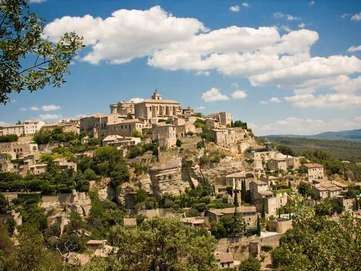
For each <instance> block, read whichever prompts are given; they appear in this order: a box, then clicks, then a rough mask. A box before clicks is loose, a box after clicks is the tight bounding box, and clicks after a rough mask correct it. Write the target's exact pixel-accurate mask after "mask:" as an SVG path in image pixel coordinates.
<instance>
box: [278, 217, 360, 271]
mask: <svg viewBox="0 0 361 271" xmlns="http://www.w3.org/2000/svg"><path fill="white" fill-rule="evenodd" d="M360 236H361V221H360V220H358V219H357V218H354V217H352V216H350V215H345V216H342V217H341V218H340V219H339V220H338V221H335V220H332V219H330V218H329V217H327V216H317V215H314V214H311V213H310V214H308V215H304V214H303V215H299V216H298V217H297V218H296V219H295V220H294V221H293V229H292V230H290V231H288V232H287V233H286V234H285V235H284V236H283V237H282V238H281V240H280V246H279V247H278V248H276V249H275V250H274V251H273V252H272V261H273V265H274V266H275V267H276V268H279V269H280V270H285V271H288V270H300V271H301V270H305V271H306V270H308V271H328V270H348V271H356V270H361V262H360V261H358V260H355V259H358V258H359V257H360V255H361V237H360Z"/></svg>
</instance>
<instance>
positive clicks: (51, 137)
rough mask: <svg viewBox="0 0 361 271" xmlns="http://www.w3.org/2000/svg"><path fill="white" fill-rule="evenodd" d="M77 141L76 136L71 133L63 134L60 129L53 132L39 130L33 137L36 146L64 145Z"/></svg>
mask: <svg viewBox="0 0 361 271" xmlns="http://www.w3.org/2000/svg"><path fill="white" fill-rule="evenodd" d="M76 139H78V136H77V135H76V134H75V133H72V132H63V130H62V129H61V128H55V129H53V130H51V131H50V130H43V129H41V130H40V131H39V132H37V133H36V134H35V135H34V141H35V142H36V143H37V144H39V145H40V144H49V143H64V142H71V141H74V140H76Z"/></svg>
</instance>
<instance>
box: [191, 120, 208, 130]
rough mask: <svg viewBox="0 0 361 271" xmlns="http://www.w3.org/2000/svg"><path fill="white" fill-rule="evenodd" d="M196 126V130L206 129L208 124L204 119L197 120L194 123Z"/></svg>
mask: <svg viewBox="0 0 361 271" xmlns="http://www.w3.org/2000/svg"><path fill="white" fill-rule="evenodd" d="M194 126H195V127H196V128H201V129H204V128H205V127H206V122H205V121H204V120H202V119H196V121H195V122H194Z"/></svg>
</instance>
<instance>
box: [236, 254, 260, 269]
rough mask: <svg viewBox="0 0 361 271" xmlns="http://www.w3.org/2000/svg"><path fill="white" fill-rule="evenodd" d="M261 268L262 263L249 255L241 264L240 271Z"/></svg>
mask: <svg viewBox="0 0 361 271" xmlns="http://www.w3.org/2000/svg"><path fill="white" fill-rule="evenodd" d="M260 269H261V263H260V262H259V260H257V259H256V258H254V257H249V258H248V259H247V260H245V261H243V262H242V263H241V265H240V266H239V270H240V271H259V270H260Z"/></svg>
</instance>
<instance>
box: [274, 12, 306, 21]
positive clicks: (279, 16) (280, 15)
mask: <svg viewBox="0 0 361 271" xmlns="http://www.w3.org/2000/svg"><path fill="white" fill-rule="evenodd" d="M273 17H274V18H276V19H286V20H287V21H299V20H301V18H299V17H296V16H293V15H290V14H285V13H282V12H275V13H273Z"/></svg>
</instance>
